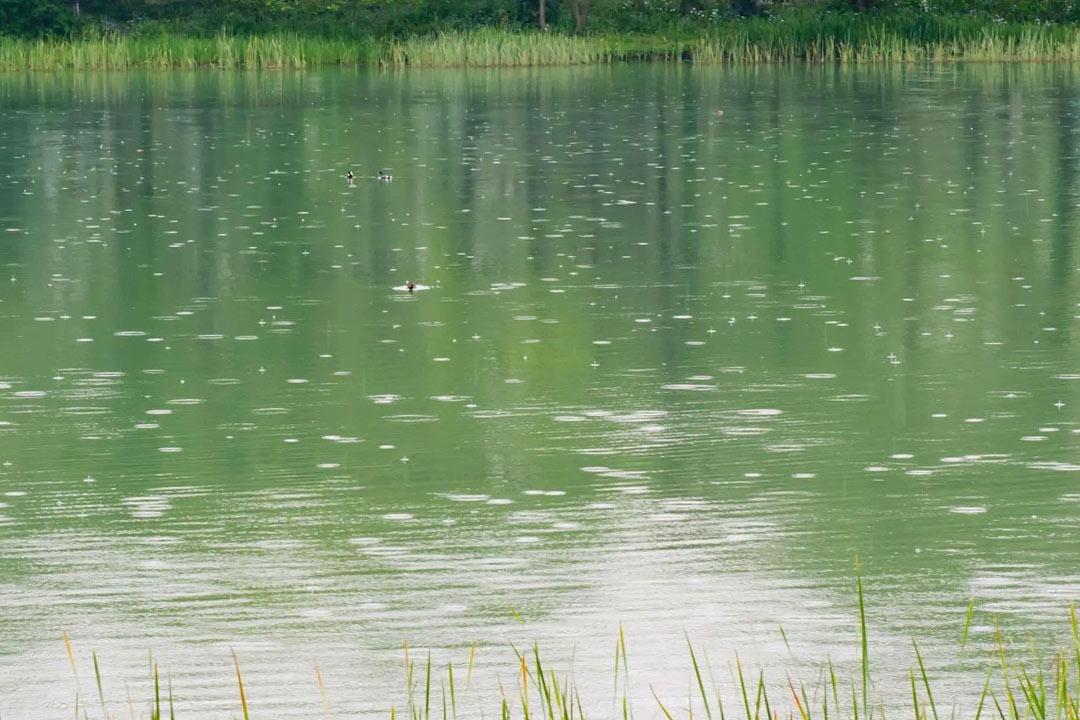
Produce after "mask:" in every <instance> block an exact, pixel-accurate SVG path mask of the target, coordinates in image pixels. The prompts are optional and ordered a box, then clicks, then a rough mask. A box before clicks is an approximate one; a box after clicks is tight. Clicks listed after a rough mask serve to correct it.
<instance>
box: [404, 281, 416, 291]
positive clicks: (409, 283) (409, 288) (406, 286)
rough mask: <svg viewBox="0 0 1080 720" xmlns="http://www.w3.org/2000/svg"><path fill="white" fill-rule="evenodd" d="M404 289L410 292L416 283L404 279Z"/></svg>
mask: <svg viewBox="0 0 1080 720" xmlns="http://www.w3.org/2000/svg"><path fill="white" fill-rule="evenodd" d="M405 289H406V290H408V291H409V292H412V291H413V290H415V289H416V283H414V282H413V281H412V280H408V281H406V283H405Z"/></svg>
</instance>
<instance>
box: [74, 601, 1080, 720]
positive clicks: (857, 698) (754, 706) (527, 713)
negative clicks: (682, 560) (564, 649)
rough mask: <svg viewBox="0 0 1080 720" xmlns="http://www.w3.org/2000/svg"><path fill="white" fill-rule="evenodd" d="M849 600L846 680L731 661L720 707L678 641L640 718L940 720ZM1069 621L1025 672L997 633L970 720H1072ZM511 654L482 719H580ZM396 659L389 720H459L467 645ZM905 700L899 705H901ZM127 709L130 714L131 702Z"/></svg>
mask: <svg viewBox="0 0 1080 720" xmlns="http://www.w3.org/2000/svg"><path fill="white" fill-rule="evenodd" d="M856 600H857V622H856V624H855V628H854V637H855V640H856V642H857V648H858V649H857V656H858V667H857V672H855V673H853V674H852V675H851V676H850V677H841V673H840V671H839V669H838V667H837V665H835V664H834V663H833V661H832V660H831V659H826V660H825V661H824V662H823V663H822V664H821V665H820V666H819V667H818V668H817V671H816V672H815V673H814V675H815V677H816V679H815V680H814V681H813V682H810V683H805V682H797V681H796V680H794V679H792V677H791V676H790V675H785V676H784V677H783V678H782V679H781V680H780V681H779V682H778V681H777V678H776V677H767V674H766V671H765V669H764V668H758V669H756V671H752V670H751V668H749V667H747V666H745V665H744V664H743V662H742V660H741V659H740V657H739V655H738V654H735V657H734V662H733V664H732V666H731V671H732V680H733V687H734V696H730V694H729V697H724V693H723V691H722V690H721V688H720V684H719V683H717V682H716V680H715V677H716V675H715V668H714V667H713V666H712V665H711V664H710V662H709V659H708V655H707V653H705V652H704V649H703V648H702V647H701V646H700V645H696V644H695V642H694V640H693V638H691V637H689V636H687V637H686V649H685V652H686V656H687V660H688V663H687V668H686V669H687V674H688V679H689V683H690V687H691V691H692V695H691V696H690V697H686V698H681V699H680V700H679V701H678V702H679V703H680V705H679V706H678V709H676V704H675V703H674V702H672V701H670V700H668V701H665V699H664V698H662V697H660V695H659V694H658V693H657V692H656V691H655V690H654V689H653V687H652V686H651V685H644V686H637V687H647V688H648V690H649V693H650V694H651V696H652V702H653V703H655V704H654V706H653V707H651V708H648V712H649V714H650V715H652V714H655V713H656V712H659V714H661V715H662V716H663V717H664V718H666V720H675V718H676V717H682V716H683V715H684V714H685V717H686V718H687V720H692V718H693V717H694V715H695V713H696V714H697V715H698V717H701V716H702V715H704V716H705V717H706V718H708V720H727V718H728V717H729V716H730V717H733V718H739V719H740V720H741V718H745V720H775V719H777V718H781V717H784V718H788V720H828V719H829V718H833V719H834V720H859V719H860V718H864V719H866V720H869V719H870V718H873V717H874V715H875V714H877V715H878V716H879V717H880V718H882V720H885V718H886V716H887V715H890V714H891V713H893V712H897V710H896V708H900V707H902V706H904V705H907V706H908V709H907V711H906V712H910V713H911V714H912V715H913V716H914V718H915V720H940V717H941V716H940V715H939V703H940V701H941V700H942V699H943V698H942V696H941V694H940V693H935V689H934V682H933V680H932V678H931V674H930V672H929V671H928V669H927V665H926V662H925V658H924V656H923V653H922V649H921V647H920V645H919V643H918V642H917V641H915V640H914V639H913V640H912V661H913V663H912V666H911V668H910V670H909V671H908V673H907V675H908V682H909V687H908V688H900V687H892V688H888V689H887V690H888V693H889V694H888V695H884V696H882V695H879V690H880V689H881V688H879V686H877V685H875V684H874V681H873V679H872V675H871V662H870V658H871V642H870V628H869V625H868V622H867V608H866V602H865V598H864V593H863V585H862V581H861V579H859V580H857V581H856ZM974 614H975V604H974V601H972V602H971V603H970V604H969V605H968V606H967V611H966V613H965V615H964V618H963V623H962V629H960V631H959V632H958V643H957V646H958V649H959V650H960V651H961V652H963V649H964V647H965V646H966V643H967V640H968V636H969V633H970V630H971V624H972V619H973V617H974ZM1068 620H1069V626H1070V630H1071V646H1070V647H1068V648H1065V649H1060V650H1058V651H1057V652H1055V653H1053V654H1050V655H1048V657H1049V659H1046V657H1047V656H1044V657H1042V658H1039V659H1037V660H1036V661H1034V662H1029V661H1026V660H1024V659H1017V658H1015V657H1012V656H1011V655H1010V654H1009V652H1008V650H1007V643H1006V641H1005V639H1004V634H1003V632H1002V631H1001V630H1000V629H999V628H997V629H995V633H994V650H993V653H992V657H991V658H989V660H990V662H989V663H988V667H987V671H986V674H985V677H984V679H983V682H982V683H981V687H979V688H976V689H975V692H973V693H972V694H971V697H973V698H977V704H976V706H975V709H974V712H973V713H972V714H971V715H970V720H981V718H982V716H983V715H984V714H985V715H987V716H988V717H992V718H997V720H1050V719H1051V718H1053V719H1054V720H1080V682H1077V683H1076V684H1071V681H1070V678H1080V620H1078V617H1077V613H1076V611H1075V609H1070V610H1069V611H1068ZM780 633H781V635H782V637H783V639H784V643H785V645H787V633H786V632H785V631H784V629H783V628H782V627H781V628H780ZM63 639H64V644H65V648H66V651H67V655H68V659H69V662H70V665H71V668H72V671H73V673H74V675H75V687H76V697H75V710H76V717H82V716H84V715H87V714H88V710H87V705H88V703H87V701H86V699H85V698H84V696H83V693H82V690H81V685H80V683H79V669H78V665H77V660H76V653H75V650H74V648H73V645H72V642H71V639H70V638H69V636H68V635H67V633H64V636H63ZM627 645H628V643H627V639H626V634H625V633H624V631H623V629H622V627H620V628H619V632H618V635H617V637H616V638H615V643H614V652H613V666H614V673H613V674H614V684H613V686H611V685H609V687H613V697H612V715H613V717H622V718H623V720H628V719H629V718H631V717H633V715H634V712H635V711H634V708H633V707H632V705H633V702H632V700H631V693H630V690H631V688H633V687H635V685H634V683H635V682H637V681H636V680H634V679H632V677H631V673H630V664H629V653H628V649H627ZM511 648H512V650H513V653H514V657H515V661H514V667H513V668H512V677H514V678H515V682H514V686H513V687H505V686H503V685H502V684H501V683H500V684H499V687H498V692H497V694H495V693H493V694H492V695H494V696H496V697H498V700H497V702H498V703H499V706H498V707H497V708H496V707H491V708H490V712H491V713H493V714H497V715H498V716H499V717H500V718H502V720H512V719H516V718H520V719H521V720H533V719H534V718H535V719H536V720H541V719H542V720H575V719H577V720H587V717H588V715H587V713H586V711H585V704H584V703H583V702H582V698H581V694H580V686H579V684H578V683H577V681H576V679H575V678H574V676H573V675H572V674H570V673H565V672H559V671H557V670H555V669H553V668H551V667H549V666H547V665H546V664H545V661H544V659H543V657H542V654H541V651H540V647H539V645H538V644H537V643H533V645H532V646H531V648H528V649H526V650H524V651H522V650H518V649H517V648H516V647H514V646H511ZM789 650H790V646H789ZM403 651H404V652H403V655H404V665H403V670H404V684H405V691H404V695H403V697H402V698H401V700H400V701H399V702H397V703H392V704H389V705H388V707H387V713H388V715H389V717H390V718H391V720H397V717H398V715H399V714H401V715H403V717H404V719H405V720H431V718H432V716H433V715H434V716H435V717H436V718H438V719H439V720H457V717H458V714H459V708H461V706H462V702H463V701H464V699H465V698H464V697H463V694H468V693H470V692H471V691H474V688H473V670H474V667H475V664H476V657H477V646H476V645H475V643H474V644H472V645H470V646H468V648H467V650H466V654H465V657H464V661H463V662H462V664H461V665H459V666H458V668H459V669H458V670H457V671H455V666H454V664H453V662H448V663H447V664H446V665H445V666H444V667H436V666H435V665H434V663H433V661H432V658H431V654H430V653H428V654H426V656H425V657H424V658H423V659H422V660H419V661H418V660H416V659H414V658H413V656H412V655H411V654H410V649H409V645H408V644H407V643H406V644H405V645H404V646H403ZM91 657H92V660H93V671H94V678H95V685H96V690H97V697H96V698H95V699H96V700H97V702H98V703H99V704H100V709H101V714H102V715H103V716H104V717H109V716H110V712H109V704H108V702H107V700H106V694H105V690H104V684H103V682H102V673H101V669H100V665H99V663H98V657H97V654H96V653H93V654H92V655H91ZM231 659H232V665H233V669H234V671H235V676H234V678H233V680H232V682H233V684H234V688H235V695H236V698H237V706H236V708H237V710H238V711H239V712H240V714H241V717H243V718H244V720H249V719H250V718H252V717H254V716H255V711H254V708H253V705H257V699H254V702H253V698H251V697H250V696H249V693H248V691H247V689H246V687H245V683H244V679H243V676H242V674H241V671H240V660H239V658H238V657H237V655H236V653H232V655H231ZM462 675H464V678H462ZM774 675H775V672H774ZM314 677H315V681H316V684H317V686H318V690H319V694H320V697H321V698H322V703H323V711H324V713H327V714H328V712H329V709H330V706H331V703H330V697H329V694H328V692H327V688H326V684H325V683H324V681H323V676H322V672H321V670H320V668H319V666H318V665H315V671H314ZM148 684H149V699H148V700H146V701H145V702H146V706H147V708H148V714H149V716H150V717H151V718H152V719H153V720H162V719H163V718H164V717H165V715H164V712H165V711H166V709H167V710H168V713H169V717H170V718H173V717H175V702H174V694H173V688H172V682H171V679H170V680H169V682H168V684H167V686H166V687H165V688H164V692H163V688H162V684H161V676H160V672H159V669H158V665H157V663H156V662H155V661H154V659H153V657H151V658H150V664H149V677H148ZM778 687H780V688H782V689H783V691H782V693H781V694H782V697H776V696H775V693H776V689H777V688H778ZM770 693H773V694H772V695H771V694H770ZM492 695H489V696H487V697H491V696H492ZM904 696H906V698H907V699H906V700H901V699H900V698H901V697H904ZM127 704H128V705H129V706H130V705H131V704H132V700H131V699H130V697H129V699H128V701H127ZM950 704H951V707H952V708H953V709H952V715H951V717H955V715H956V708H957V705H956V703H950ZM80 709H81V710H82V714H81V715H80V713H79V710H80ZM906 712H905V713H904V714H906ZM484 714H486V712H485V713H484Z"/></svg>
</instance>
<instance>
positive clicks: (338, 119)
mask: <svg viewBox="0 0 1080 720" xmlns="http://www.w3.org/2000/svg"><path fill="white" fill-rule="evenodd" d="M1078 80H1080V68H1074V67H1070V66H1054V65H1049V66H1047V65H1015V66H997V65H967V66H945V67H936V68H924V67H914V66H912V67H895V68H894V67H887V68H862V69H838V68H832V67H828V68H823V67H799V66H797V67H789V68H788V67H757V68H749V69H746V68H744V69H733V68H693V67H687V66H675V65H663V66H632V65H626V66H613V67H597V68H577V69H547V70H542V71H467V72H465V71H446V72H419V71H418V72H409V73H384V72H376V71H352V70H329V71H312V72H307V73H303V74H287V73H274V72H268V73H250V74H244V73H218V72H199V73H161V74H137V73H132V74H77V75H69V74H56V75H49V74H38V75H23V74H11V75H4V76H0V338H2V343H3V346H2V348H3V349H2V350H0V713H2V715H3V717H13V718H25V719H29V720H34V719H36V718H42V719H44V718H55V717H63V716H66V715H68V714H70V713H71V712H72V709H73V705H74V700H75V696H76V693H77V692H79V691H80V690H81V692H82V697H83V702H84V705H85V702H86V698H90V699H91V700H92V702H91V709H92V711H96V710H97V709H98V706H97V691H96V688H95V687H94V681H93V671H92V666H91V665H90V662H91V661H90V652H91V651H92V650H96V651H97V653H98V656H99V658H100V662H101V668H102V674H103V677H104V681H105V693H106V696H107V699H108V701H109V702H110V703H111V707H112V708H113V711H114V712H117V713H120V712H124V713H125V716H126V712H127V711H126V707H127V698H128V695H129V693H130V695H131V696H132V697H133V698H134V703H135V705H136V709H137V711H139V712H144V711H145V698H146V697H147V696H148V694H149V692H150V690H149V687H148V683H147V677H148V670H147V667H148V655H149V653H150V652H153V654H154V659H155V660H156V661H157V662H159V663H160V664H161V667H162V672H163V673H166V672H167V673H169V674H171V678H172V685H173V691H174V694H175V696H176V699H177V709H178V712H181V714H182V715H183V716H185V717H199V718H226V717H235V716H236V715H237V714H238V707H239V705H238V701H237V698H236V689H235V685H234V680H233V675H232V673H233V671H232V656H231V654H230V650H233V649H234V650H235V651H236V653H237V655H238V656H239V658H240V662H241V665H242V667H243V670H244V674H245V682H246V684H247V686H248V694H249V697H250V699H251V702H252V706H253V709H254V711H255V713H256V715H259V716H262V717H274V718H310V717H312V716H313V714H318V713H321V712H322V711H323V710H322V708H323V705H322V700H321V693H320V690H319V686H318V683H317V680H316V663H318V668H319V672H321V675H322V677H323V678H324V681H325V685H326V689H327V694H328V695H329V698H330V702H331V707H330V710H329V715H330V716H332V717H346V716H348V717H356V716H360V717H373V716H374V715H375V714H376V713H379V714H380V716H385V713H387V712H388V709H389V706H390V705H391V704H397V706H398V707H399V708H401V706H402V701H403V698H404V695H405V693H404V673H403V670H402V666H403V661H402V656H403V643H404V642H406V641H407V642H408V643H409V646H410V650H409V652H410V654H411V656H412V657H413V659H414V660H419V662H421V663H422V662H423V661H424V658H426V656H427V653H428V651H430V652H431V653H432V658H433V663H434V664H435V665H436V668H437V671H436V672H438V668H440V667H442V666H444V665H445V663H446V662H447V661H453V662H454V664H455V666H456V667H457V668H458V672H459V673H463V672H464V669H463V668H464V667H465V666H466V664H467V661H468V654H469V647H470V645H471V643H473V642H475V643H476V647H477V650H476V658H475V670H474V677H473V678H472V683H471V684H472V686H473V689H472V690H470V691H466V690H464V689H460V688H459V692H460V693H461V697H459V699H458V701H459V703H460V705H461V708H462V712H463V713H465V714H466V715H470V714H471V716H478V715H479V709H480V708H481V707H483V708H484V712H485V713H487V714H491V715H494V714H496V713H497V712H498V704H497V699H496V698H497V696H498V692H497V684H496V683H497V681H499V682H502V683H503V684H504V685H506V686H508V687H510V688H513V686H514V682H515V677H516V675H515V673H516V671H517V666H516V664H515V663H516V661H515V659H514V655H513V651H512V650H511V648H510V643H514V644H516V646H518V647H519V648H523V647H527V646H530V645H531V643H532V642H533V641H534V640H535V641H538V642H539V643H540V646H541V648H543V649H547V650H548V652H549V654H550V661H551V662H552V663H554V664H557V665H558V666H559V667H560V668H563V669H569V668H570V667H571V665H572V667H573V670H574V674H575V676H576V678H577V681H578V683H579V686H580V688H581V691H582V696H583V700H584V702H585V705H586V707H587V709H589V708H592V709H595V711H594V713H593V716H594V717H607V716H608V715H609V714H610V712H611V709H612V707H611V703H612V675H611V671H612V660H613V649H614V645H615V640H616V637H617V634H618V629H619V626H620V624H621V625H622V626H623V627H624V628H625V632H626V638H627V643H628V649H629V656H630V662H631V677H632V679H633V678H638V679H639V680H640V682H635V683H633V687H632V688H631V695H632V698H633V700H634V702H635V708H636V710H637V713H638V715H639V717H642V718H645V717H653V716H654V714H655V713H656V712H657V711H656V705H655V702H654V701H653V700H652V699H651V695H650V685H651V686H652V687H653V688H655V689H656V692H657V693H658V694H659V695H660V696H661V697H664V698H666V700H667V701H668V702H669V703H670V705H671V706H672V707H673V708H677V709H678V708H682V709H683V710H681V711H682V712H685V706H686V704H687V700H686V698H687V690H688V680H689V675H688V672H689V661H688V657H687V653H686V649H685V639H684V632H686V633H688V634H689V635H690V636H691V637H692V638H693V639H694V641H695V643H699V644H701V645H704V646H705V647H707V648H708V650H709V654H710V660H711V661H712V663H713V665H714V666H715V667H716V669H717V670H716V672H717V680H718V682H720V683H721V685H730V683H731V677H730V672H729V670H728V669H729V667H730V663H731V662H733V658H734V652H735V651H736V650H738V651H739V653H740V658H741V660H742V662H743V663H745V664H747V665H750V666H754V667H756V666H757V665H764V666H765V667H766V672H767V674H771V675H770V677H769V679H770V680H771V681H772V682H775V683H780V684H781V685H782V684H783V683H785V682H786V680H785V673H787V672H789V671H790V672H792V673H793V674H796V675H801V676H804V677H807V679H808V680H813V678H814V672H815V671H814V670H813V668H814V667H816V665H815V663H817V662H819V661H821V660H823V659H824V658H825V657H826V656H831V657H833V658H835V659H836V660H837V661H838V662H840V663H841V665H843V666H845V667H849V666H850V663H851V662H852V661H853V660H854V659H855V658H856V657H857V654H856V649H857V647H856V640H855V637H856V636H855V627H856V623H857V611H856V606H855V596H854V579H855V557H856V555H857V556H858V557H859V562H860V564H861V567H862V573H863V576H864V578H865V582H866V586H867V592H868V609H867V612H868V622H869V624H870V628H871V639H872V642H873V644H874V651H873V652H874V653H875V655H874V656H873V658H872V660H873V663H874V673H875V677H876V678H877V688H878V690H879V691H880V693H881V694H882V695H888V696H890V697H891V698H896V701H897V702H903V701H904V698H905V697H908V696H909V695H908V693H909V692H910V690H908V689H906V687H907V686H906V683H907V676H906V670H907V668H908V667H909V665H910V664H911V663H912V660H913V657H912V652H911V646H910V642H909V639H908V638H909V637H911V636H912V635H914V636H916V637H918V638H920V639H921V644H922V647H923V651H924V654H925V655H926V656H927V659H928V663H929V666H930V670H931V672H932V674H934V675H935V676H937V677H939V678H940V680H941V682H942V683H943V684H944V689H943V690H942V695H943V696H948V695H949V693H948V692H947V691H949V690H952V689H956V690H957V692H959V693H960V697H962V698H964V697H970V695H965V693H968V692H975V693H977V692H978V689H979V688H980V687H981V680H980V679H979V678H980V677H981V675H980V674H979V673H980V672H981V670H980V668H982V667H984V660H985V657H986V650H987V649H988V648H989V647H990V645H991V643H992V634H993V632H992V626H993V623H994V622H995V621H999V622H1000V623H1001V624H1002V625H1003V626H1004V627H1006V628H1008V629H1009V630H1010V631H1011V632H1012V637H1013V638H1014V641H1015V643H1016V645H1017V647H1018V650H1020V651H1022V650H1023V649H1024V648H1025V647H1027V646H1028V644H1029V643H1034V644H1041V643H1044V642H1050V641H1052V640H1053V639H1054V638H1060V637H1061V635H1062V634H1063V633H1064V631H1066V630H1067V623H1066V615H1065V610H1066V607H1067V606H1068V604H1069V603H1070V602H1071V601H1073V600H1075V599H1077V598H1078V597H1080V565H1078V564H1077V560H1078V559H1080V437H1078V434H1080V422H1078V421H1080V342H1078V335H1080V323H1078V318H1080V283H1078V278H1077V275H1078V273H1077V271H1078V269H1080V259H1078V257H1077V237H1078V233H1080V226H1078V223H1077V208H1078V204H1080V83H1078ZM350 168H351V169H353V170H354V171H355V172H356V173H357V179H356V180H355V182H353V183H352V184H349V183H348V182H346V181H345V179H344V177H343V176H344V174H345V172H346V171H347V170H348V169H350ZM381 169H386V170H387V171H389V172H390V173H392V175H393V180H392V182H380V181H378V180H376V179H375V178H374V175H375V174H376V173H377V172H378V171H379V170H381ZM409 279H412V280H414V281H416V282H419V283H423V284H425V285H429V286H431V287H430V289H427V290H424V291H421V292H417V293H415V294H409V293H407V292H400V291H395V290H394V287H395V286H399V285H401V284H403V283H405V282H406V280H409ZM971 597H974V598H976V603H977V604H976V608H977V612H976V615H975V621H974V623H973V628H972V635H971V641H970V642H969V643H968V647H967V650H966V651H965V653H964V654H963V656H961V655H960V654H959V653H958V652H957V650H958V646H959V639H960V635H961V632H962V625H963V621H964V610H965V607H966V605H967V602H968V599H969V598H971ZM781 626H782V627H783V628H784V631H785V632H786V635H787V640H788V642H787V643H785V641H784V639H783V638H782V636H781V633H780V630H779V629H780V627H781ZM65 631H66V632H68V633H69V634H70V636H71V639H72V643H73V646H74V649H75V657H76V661H77V667H78V671H79V675H80V679H79V681H78V685H77V683H76V681H75V679H74V678H73V675H72V669H71V667H70V663H69V660H68V657H67V654H66V652H65V648H64V642H63V639H62V633H63V632H65ZM1044 647H1045V646H1044ZM436 682H438V681H437V680H436ZM459 682H461V680H460V675H459ZM513 692H514V691H512V690H511V692H510V694H511V695H512V694H513ZM781 697H782V696H781ZM680 698H681V700H680ZM433 702H434V703H435V704H436V705H437V704H438V702H439V701H437V700H436V701H433ZM939 702H940V703H941V704H945V701H941V700H939ZM440 707H441V706H440ZM93 714H94V712H91V716H93ZM98 714H100V713H98Z"/></svg>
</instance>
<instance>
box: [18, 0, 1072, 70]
mask: <svg viewBox="0 0 1080 720" xmlns="http://www.w3.org/2000/svg"><path fill="white" fill-rule="evenodd" d="M670 60H681V61H689V62H696V63H764V62H798V61H806V62H830V63H831V62H841V63H889V62H919V61H943V60H967V61H1062V60H1065V61H1074V60H1080V26H1076V25H1047V24H1037V23H1012V24H1010V23H997V22H991V21H988V20H982V19H977V18H970V17H932V16H923V15H913V16H906V17H892V18H887V17H877V16H872V15H855V14H827V13H824V14H810V15H793V16H790V17H781V18H752V19H747V20H732V21H728V22H724V23H719V24H716V25H714V26H711V27H709V28H707V29H702V30H700V31H694V32H685V31H684V32H680V33H673V34H670V35H667V34H597V35H580V36H578V35H566V34H561V33H554V32H552V33H542V32H537V31H510V30H497V29H481V30H473V31H460V32H447V33H441V34H437V35H428V36H417V37H410V38H404V39H400V38H376V37H356V38H351V37H350V38H346V37H336V38H335V37H320V36H305V35H299V34H267V35H231V34H225V33H222V34H219V35H217V36H216V37H184V36H179V35H168V34H157V35H150V36H143V35H139V34H129V35H106V36H103V37H100V38H96V39H72V40H49V39H42V40H26V39H17V38H6V37H0V70H6V71H19V70H127V69H136V68H145V69H165V68H200V67H206V68H244V69H273V68H309V67H318V66H334V65H337V66H347V67H356V66H378V67H395V68H396V67H407V66H411V67H524V66H543V65H580V64H594V63H610V62H618V61H670Z"/></svg>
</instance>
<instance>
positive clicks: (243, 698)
mask: <svg viewBox="0 0 1080 720" xmlns="http://www.w3.org/2000/svg"><path fill="white" fill-rule="evenodd" d="M232 657H233V666H234V667H235V668H236V687H237V688H238V689H239V690H240V710H241V712H243V714H244V720H251V713H250V712H248V701H247V693H246V692H244V678H243V676H242V675H241V674H240V658H238V657H236V651H235V650H233V651H232Z"/></svg>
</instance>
